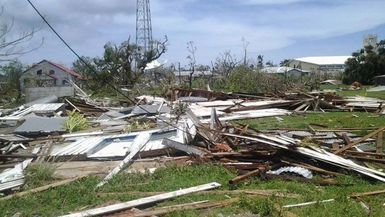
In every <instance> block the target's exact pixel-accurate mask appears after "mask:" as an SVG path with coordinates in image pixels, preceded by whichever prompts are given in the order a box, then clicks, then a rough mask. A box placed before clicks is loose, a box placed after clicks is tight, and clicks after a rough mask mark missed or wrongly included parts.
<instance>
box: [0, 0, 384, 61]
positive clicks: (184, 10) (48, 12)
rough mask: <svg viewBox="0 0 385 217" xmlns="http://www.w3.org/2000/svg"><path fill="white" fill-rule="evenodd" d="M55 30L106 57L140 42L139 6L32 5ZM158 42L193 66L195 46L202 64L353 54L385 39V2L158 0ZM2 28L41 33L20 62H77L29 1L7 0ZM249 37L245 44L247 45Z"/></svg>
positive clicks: (93, 1) (69, 1)
mask: <svg viewBox="0 0 385 217" xmlns="http://www.w3.org/2000/svg"><path fill="white" fill-rule="evenodd" d="M31 1H32V2H33V3H34V4H35V6H36V7H37V8H38V9H39V10H40V12H41V13H42V14H43V15H44V16H45V17H46V19H47V20H48V21H49V22H50V24H51V25H52V26H53V27H54V28H55V29H56V30H57V31H58V32H59V33H60V34H61V35H62V37H63V38H64V39H65V40H66V41H67V42H68V43H69V44H70V45H71V47H72V48H73V49H74V50H76V51H77V52H78V53H79V54H80V55H82V56H90V57H96V56H102V55H103V46H104V44H106V43H107V42H112V43H117V44H119V43H121V42H122V41H124V40H127V39H129V38H130V40H131V42H135V20H136V19H135V13H136V0H108V1H106V0H31ZM150 2H151V13H152V14H151V16H152V29H153V38H154V39H157V40H162V39H163V38H164V36H165V35H166V36H167V38H168V45H167V52H166V53H165V54H164V55H163V56H162V57H161V60H160V62H167V63H168V64H171V63H177V62H180V63H181V65H182V66H185V65H187V63H188V60H187V56H188V55H189V53H188V50H187V43H188V42H189V41H193V42H194V44H195V46H196V48H197V50H196V54H195V55H196V59H197V63H198V64H208V65H210V64H211V62H212V61H215V59H216V58H217V57H218V56H220V55H221V54H223V53H224V52H227V51H230V52H231V53H232V54H233V55H234V56H235V57H236V58H237V59H238V60H240V59H242V58H243V49H244V44H245V43H244V42H243V41H246V42H247V44H248V46H247V55H248V58H249V59H250V61H251V62H253V61H256V57H257V55H259V54H261V55H263V56H264V60H265V61H269V60H270V61H272V62H273V63H275V64H278V63H279V62H280V61H281V60H283V59H290V58H299V57H305V56H325V55H350V54H351V53H352V52H353V51H356V50H358V49H360V48H361V46H362V40H363V37H364V36H365V35H367V34H377V35H378V37H379V39H384V38H385V13H384V8H385V1H384V0H366V1H363V0H150ZM0 5H1V6H2V7H3V13H2V15H1V18H0V23H1V22H3V23H4V22H7V23H10V22H11V21H12V20H13V23H14V25H13V28H12V32H11V33H10V34H9V35H8V38H13V37H17V36H18V35H20V33H21V32H26V31H29V30H31V29H32V28H37V29H40V31H39V32H38V33H37V34H35V36H34V39H33V40H32V41H31V42H30V44H26V45H23V46H25V47H26V48H27V47H29V46H32V47H33V46H34V45H36V44H39V42H40V40H41V39H42V38H44V43H43V45H42V46H41V47H40V48H39V49H37V50H35V51H33V52H31V53H28V54H26V55H23V56H21V57H20V59H21V60H22V61H23V62H25V63H27V64H32V63H36V62H39V61H41V60H42V59H48V60H51V61H54V62H57V63H61V64H64V65H67V66H71V63H72V62H73V61H74V60H76V57H75V56H74V55H73V54H72V53H71V52H70V51H69V50H68V49H67V48H66V47H65V46H64V45H63V44H62V43H61V42H60V41H59V39H58V38H57V37H56V36H55V35H54V34H53V33H52V31H51V30H50V29H49V28H48V27H47V26H46V25H45V24H44V23H43V22H42V20H41V18H40V17H39V16H38V15H37V14H36V13H35V12H34V11H33V9H32V8H31V6H30V5H29V4H28V2H27V1H26V0H0ZM242 39H244V40H242Z"/></svg>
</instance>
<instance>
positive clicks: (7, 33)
mask: <svg viewBox="0 0 385 217" xmlns="http://www.w3.org/2000/svg"><path fill="white" fill-rule="evenodd" d="M3 12H4V8H3V7H2V8H1V9H0V20H1V21H0V62H6V61H12V60H14V59H15V58H17V57H19V56H21V55H23V54H26V53H29V52H32V51H34V50H36V49H38V48H40V47H41V45H42V44H43V42H44V38H42V39H41V42H40V43H37V44H36V43H34V45H33V46H32V45H31V44H32V43H31V40H32V38H33V36H34V35H35V33H36V32H38V31H39V30H40V29H36V28H32V29H31V30H30V31H26V32H22V33H21V34H20V35H19V36H17V37H12V36H11V34H13V31H12V30H13V28H14V23H15V22H14V19H13V18H12V20H11V21H10V22H9V23H7V22H5V21H4V20H5V19H3V18H2V17H3V16H4V13H3ZM31 46H32V47H31ZM27 47H30V48H27Z"/></svg>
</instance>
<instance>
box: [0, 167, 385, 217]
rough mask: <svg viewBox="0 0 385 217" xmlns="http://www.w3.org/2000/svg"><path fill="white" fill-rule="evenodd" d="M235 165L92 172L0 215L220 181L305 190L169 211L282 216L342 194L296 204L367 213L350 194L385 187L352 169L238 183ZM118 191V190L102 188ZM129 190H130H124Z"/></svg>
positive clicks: (323, 211) (79, 206)
mask: <svg viewBox="0 0 385 217" xmlns="http://www.w3.org/2000/svg"><path fill="white" fill-rule="evenodd" d="M235 176H236V175H235V173H234V172H233V171H229V170H226V169H224V168H223V167H221V166H216V165H212V164H202V165H193V166H177V165H171V166H168V167H165V168H160V169H158V170H157V171H155V173H153V174H149V173H147V174H125V173H122V174H119V175H117V176H116V177H114V178H113V179H112V180H111V181H110V182H109V183H108V184H107V185H106V186H104V187H102V188H101V189H98V190H95V186H96V184H97V183H98V182H99V181H100V179H99V178H97V177H87V178H84V179H82V180H79V181H77V182H75V183H72V184H70V185H67V186H61V187H57V188H54V189H50V190H47V191H45V192H40V193H36V194H30V195H27V196H24V197H21V198H14V199H10V200H6V201H0V216H12V215H13V214H15V213H17V212H19V213H21V214H22V216H27V217H28V216H57V215H62V214H65V213H68V212H71V211H72V212H73V211H76V210H84V209H89V208H92V207H95V206H100V205H103V204H111V203H116V202H119V201H128V200H133V199H136V198H141V197H143V195H137V194H133V193H130V192H137V191H139V192H164V191H166V192H167V191H174V190H178V189H180V188H187V187H191V186H195V185H199V184H205V183H208V182H213V181H216V182H219V183H221V184H222V187H221V188H220V189H218V190H230V189H282V190H286V191H287V192H289V193H296V194H299V195H300V197H299V198H295V199H287V198H276V197H249V196H245V195H238V197H240V200H239V202H238V203H234V204H232V205H230V206H227V207H222V208H213V209H209V210H189V211H178V212H173V213H169V214H167V215H166V216H169V217H176V216H218V215H219V214H222V215H224V216H228V215H230V214H239V213H245V212H252V213H259V214H263V216H279V215H280V214H279V213H278V212H277V211H276V209H275V208H274V206H275V205H276V204H279V205H286V204H293V203H302V202H307V201H313V200H325V199H331V198H334V199H336V202H334V203H326V204H316V205H313V206H307V207H302V208H293V209H290V211H291V212H293V213H294V214H296V215H298V216H362V215H366V214H365V211H364V209H363V208H362V207H361V206H360V205H359V204H358V203H357V202H355V201H354V200H351V199H347V196H348V195H349V194H350V193H353V192H364V191H372V190H379V189H384V188H385V184H381V183H372V182H369V181H367V180H363V179H361V178H359V177H356V176H355V175H352V176H350V175H346V176H343V177H340V178H338V179H337V181H338V182H340V183H342V184H349V185H347V186H344V187H338V186H326V187H319V186H316V185H313V184H309V183H306V184H305V183H299V182H288V181H280V180H272V181H263V180H260V179H258V178H254V179H252V180H249V181H248V182H246V183H242V184H239V185H237V186H230V185H228V184H227V182H228V180H229V179H231V178H233V177H235ZM103 192H104V193H106V192H109V193H110V192H116V193H118V194H98V193H103ZM122 192H127V194H121V193H122ZM225 199H228V196H227V195H224V194H191V195H186V196H182V197H178V198H176V199H173V200H166V201H164V202H161V203H158V204H157V205H156V207H162V206H168V205H174V204H180V203H188V202H194V201H201V200H210V201H218V200H225ZM363 199H364V200H365V202H366V203H367V204H368V205H369V206H370V207H371V209H372V216H381V215H382V214H383V213H384V211H385V207H384V206H382V204H383V203H384V202H385V197H383V195H379V196H370V197H365V198H363Z"/></svg>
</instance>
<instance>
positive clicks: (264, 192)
mask: <svg viewBox="0 0 385 217" xmlns="http://www.w3.org/2000/svg"><path fill="white" fill-rule="evenodd" d="M163 193H166V192H141V191H129V192H101V193H97V194H96V195H97V196H101V197H103V196H107V197H108V196H112V195H115V196H117V195H118V196H119V195H135V196H138V197H146V196H153V195H157V194H163ZM225 194H227V195H239V194H245V195H250V196H261V197H270V196H274V197H282V198H299V195H298V194H293V193H287V192H285V191H284V190H280V189H253V190H219V191H218V190H217V191H202V192H195V193H194V195H225Z"/></svg>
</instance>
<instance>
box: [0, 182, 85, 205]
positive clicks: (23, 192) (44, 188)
mask: <svg viewBox="0 0 385 217" xmlns="http://www.w3.org/2000/svg"><path fill="white" fill-rule="evenodd" d="M83 177H84V176H80V177H76V178H73V179H66V180H62V181H59V182H55V183H52V184H49V185H45V186H41V187H38V188H34V189H31V190H28V191H22V192H18V193H15V194H11V195H8V196H6V197H1V198H0V200H8V199H11V198H14V197H21V196H24V195H27V194H31V193H37V192H41V191H45V190H48V189H50V188H55V187H58V186H62V185H67V184H69V183H72V182H74V181H77V180H79V179H81V178H83Z"/></svg>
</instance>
